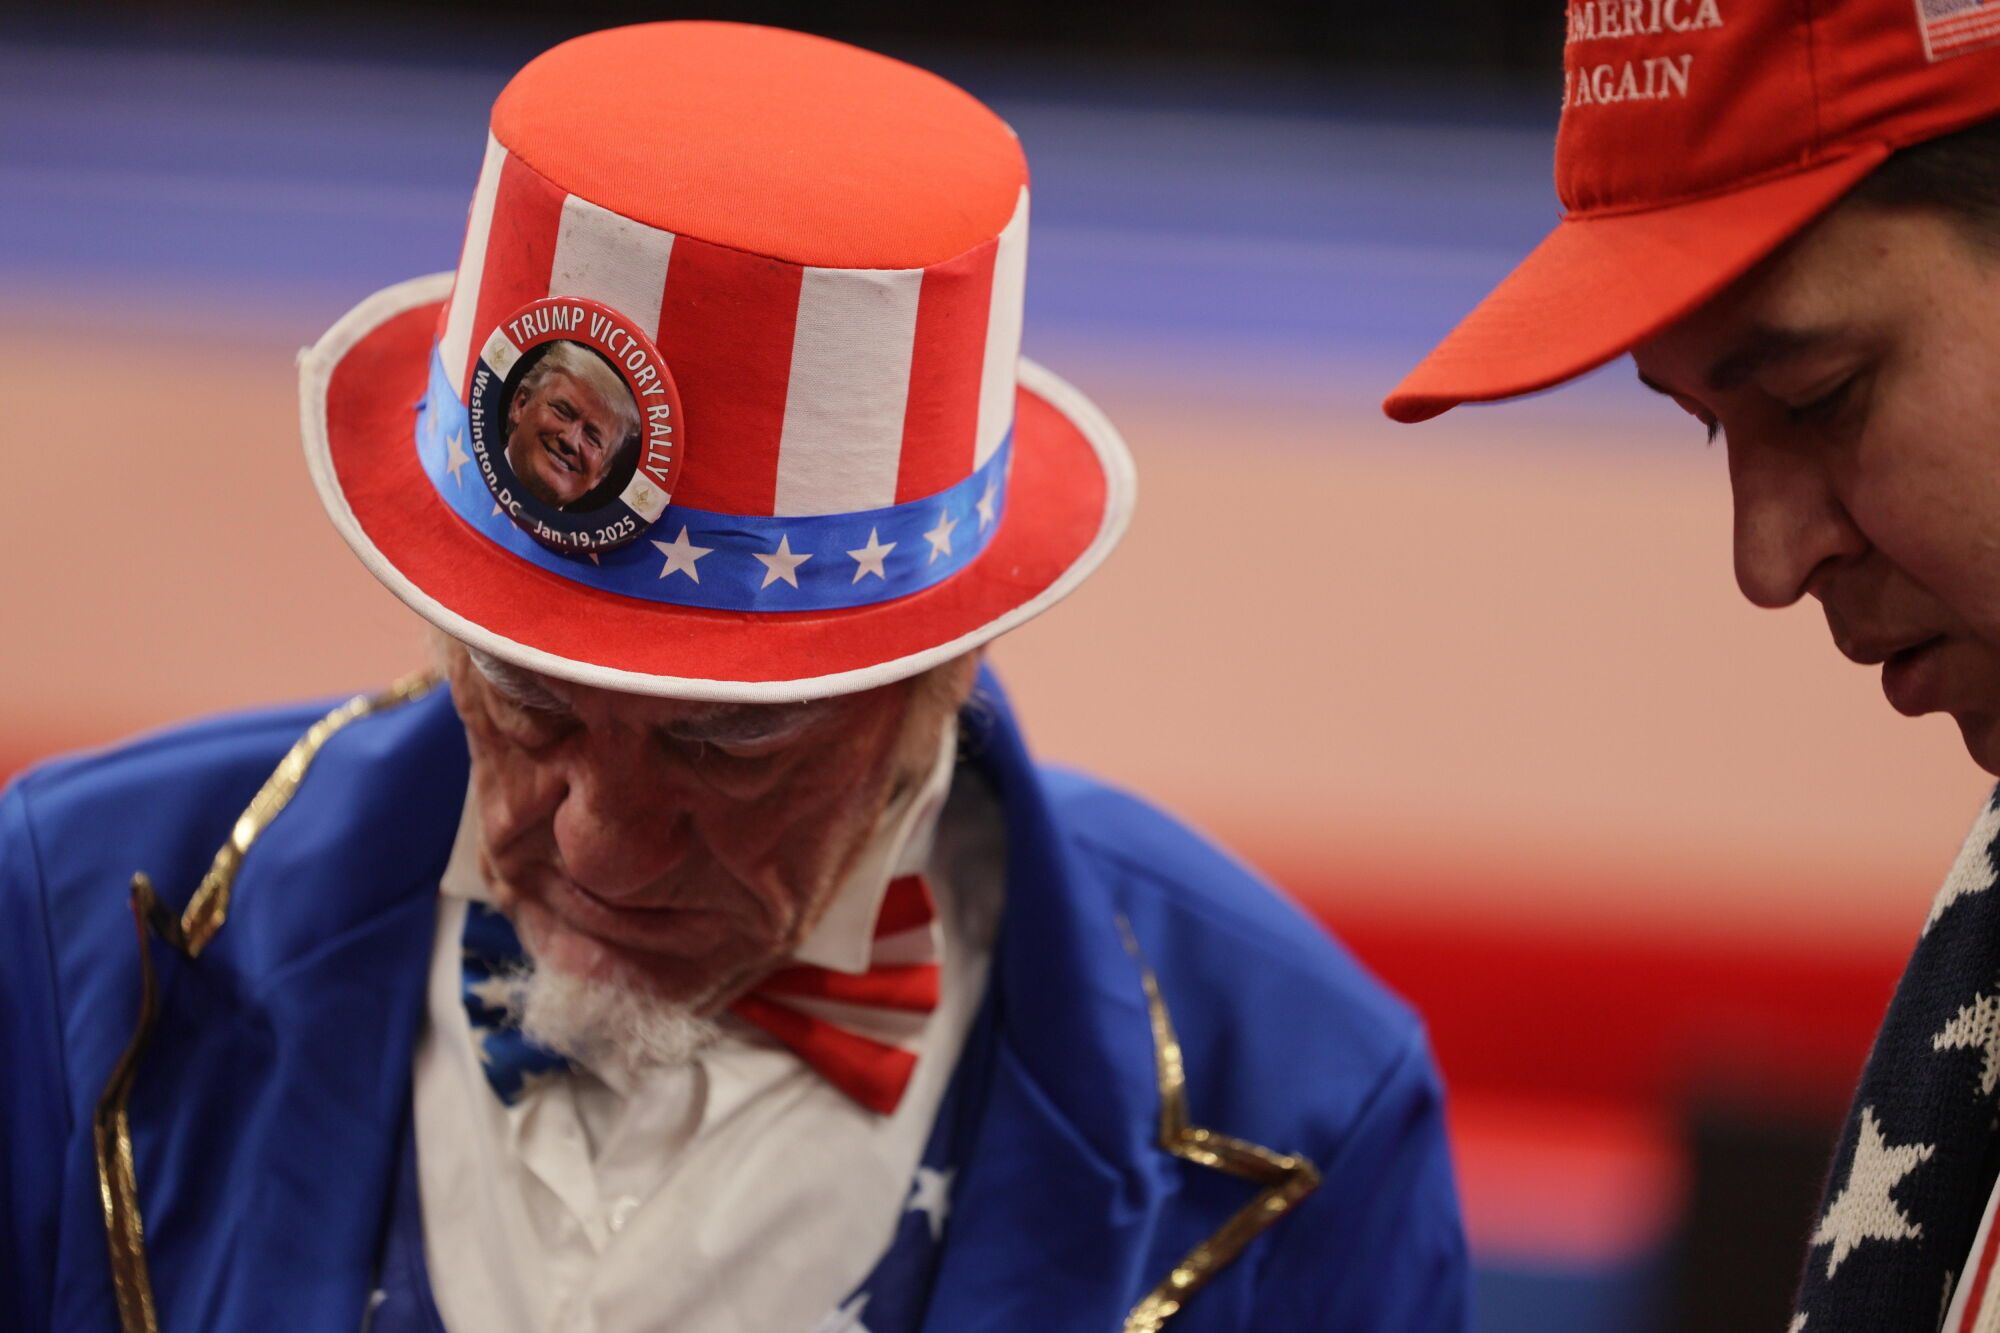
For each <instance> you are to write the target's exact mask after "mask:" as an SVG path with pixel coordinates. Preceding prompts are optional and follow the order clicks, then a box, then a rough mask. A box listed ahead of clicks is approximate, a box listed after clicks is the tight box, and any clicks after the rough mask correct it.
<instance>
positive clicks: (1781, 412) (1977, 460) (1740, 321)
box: [1633, 204, 2000, 773]
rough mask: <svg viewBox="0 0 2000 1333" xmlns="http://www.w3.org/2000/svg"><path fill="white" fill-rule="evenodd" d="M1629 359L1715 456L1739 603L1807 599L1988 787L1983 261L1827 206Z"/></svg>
mask: <svg viewBox="0 0 2000 1333" xmlns="http://www.w3.org/2000/svg"><path fill="white" fill-rule="evenodd" d="M1633 355H1634V359H1635V360H1636V361H1637V362H1638V366H1639V373H1640V376H1641V378H1642V379H1644V380H1645V381H1646V382H1647V383H1648V384H1650V385H1652V386H1653V387H1654V388H1657V389H1659V390H1660V391H1661V392H1663V393H1667V394H1669V395H1671V396H1672V397H1673V398H1674V399H1675V400H1676V401H1677V402H1679V403H1680V405H1681V406H1682V407H1684V408H1685V409H1687V410H1688V411H1689V412H1691V413H1693V414H1694V415H1695V416H1696V417H1698V418H1700V419H1701V420H1702V422H1704V423H1705V424H1706V425H1708V426H1709V427H1710V429H1711V431H1712V432H1713V431H1716V430H1719V431H1720V434H1721V435H1722V436H1723V437H1724V438H1726V439H1727V441H1728V450H1729V476H1730V482H1731V487H1732V491H1733V494H1734V496H1735V555H1736V579H1737V583H1738V584H1739V585H1740V586H1741V587H1742V589H1743V593H1744V595H1745V596H1746V597H1748V598H1749V599H1750V600H1751V601H1752V602H1754V603H1756V604H1757V605H1759V606H1766V607H1781V606H1789V605H1790V604H1791V603H1793V602H1795V601H1797V600H1799V598H1800V597H1802V596H1807V595H1810V596H1812V597H1814V598H1816V599H1817V600H1818V601H1819V603H1820V605H1821V607H1822V608H1823V609H1824V610H1825V612H1826V619H1827V626H1828V628H1829V629H1830V630H1831V631H1832V634H1833V641H1834V644H1835V645H1836V646H1837V647H1838V648H1839V649H1840V651H1841V652H1843V653H1845V654H1846V655H1847V656H1848V657H1850V658H1852V659H1853V660H1854V661H1856V662H1859V663H1862V664H1863V665H1866V666H1877V665H1879V666H1881V668H1882V688H1883V691H1884V693H1886V694H1887V696H1888V699H1889V702H1890V703H1891V704H1892V705H1894V706H1895V708H1896V709H1897V711H1899V712H1902V713H1904V714H1907V715H1909V716H1913V717H1914V716H1916V715H1918V714H1920V713H1930V712H1947V713H1950V714H1951V715H1952V717H1953V718H1954V719H1955V720H1956V721H1957V723H1958V726H1959V730H1960V732H1961V734H1962V735H1963V737H1964V740H1965V745H1966V748H1967V749H1968V750H1970V751H1971V753H1972V756H1973V758H1974V759H1975V760H1977V761H1978V762H1979V764H1980V765H1981V766H1982V767H1983V768H1985V769H1987V770H1988V771H1990V772H1995V773H2000V258H1996V257H1995V255H1994V254H1992V253H1990V252H1988V251H1985V250H1982V249H1981V248H1980V247H1979V244H1978V242H1977V241H1975V240H1974V239H1973V238H1972V237H1971V236H1970V235H1969V234H1968V233H1966V232H1965V231H1964V230H1962V228H1961V225H1960V224H1957V223H1955V222H1953V221H1952V220H1950V219H1947V218H1946V217H1944V216H1942V215H1939V214H1936V213H1932V212H1929V211H1915V210H1909V211H1895V212H1890V211H1884V210H1881V209H1877V208H1874V207H1871V206H1867V205H1862V204H1848V205H1845V206H1843V207H1841V208H1839V209H1836V210H1835V211H1834V212H1833V213H1832V214H1830V215H1829V216H1828V217H1827V218H1826V219H1825V220H1823V221H1821V222H1820V223H1818V224H1817V225H1815V226H1814V227H1813V228H1812V229H1810V230H1809V231H1808V232H1807V233H1806V234H1805V235H1804V236H1803V237H1802V238H1801V239H1799V240H1798V241H1796V242H1795V243H1794V244H1793V245H1792V246H1790V247H1789V248H1788V249H1787V250H1785V251H1783V252H1781V254H1780V255H1779V256H1778V257H1777V258H1775V259H1773V260H1771V261H1769V262H1768V263H1766V264H1765V265H1764V266H1763V267H1762V268H1760V269H1758V270H1757V271H1755V272H1753V273H1752V274H1751V275H1750V276H1749V277H1747V278H1745V279H1743V280H1742V281H1740V282H1739V283H1737V284H1736V285H1735V286H1734V287H1732V288H1730V289H1729V290H1727V291H1725V292H1724V293H1723V294H1722V295H1721V296H1720V297H1718V298H1717V299H1716V300H1714V301H1713V302H1711V303H1710V304H1709V305H1707V306H1706V307H1704V308H1703V309H1701V310H1699V311H1697V312H1696V313H1695V314H1693V315H1692V316H1690V317H1688V318H1687V319H1685V320H1683V321H1682V322H1680V323H1679V324H1677V325H1675V326H1674V327H1673V328H1671V329H1669V330H1668V331H1667V332H1666V333H1664V334H1663V335H1661V336H1660V337H1657V338H1655V339H1653V340H1652V341H1651V342H1649V343H1647V344H1645V345H1644V346H1642V347H1640V348H1639V349H1638V350H1637V351H1636V352H1635V353H1634V354H1633Z"/></svg>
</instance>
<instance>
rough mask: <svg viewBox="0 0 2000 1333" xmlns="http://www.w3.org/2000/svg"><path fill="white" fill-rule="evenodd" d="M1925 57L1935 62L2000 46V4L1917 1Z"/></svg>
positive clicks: (1994, 0)
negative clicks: (1998, 44)
mask: <svg viewBox="0 0 2000 1333" xmlns="http://www.w3.org/2000/svg"><path fill="white" fill-rule="evenodd" d="M1916 5H1917V27H1918V28H1919V29H1920V30H1921V31H1922V32H1923V35H1924V55H1925V56H1927V57H1928V58H1930V59H1931V60H1933V61H1938V60H1943V59H1946V58H1947V57H1949V56H1959V55H1964V54H1965V53H1966V52H1968V51H1977V50H1979V49H1980V48H1981V47H1985V46H1991V45H1993V44H1994V43H1995V42H2000V0H1916Z"/></svg>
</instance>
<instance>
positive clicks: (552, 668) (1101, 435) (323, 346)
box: [299, 273, 1138, 703]
mask: <svg viewBox="0 0 2000 1333" xmlns="http://www.w3.org/2000/svg"><path fill="white" fill-rule="evenodd" d="M451 283H452V274H450V273H433V274H430V275H428V276H426V277H421V278H412V279H410V280H409V281H407V282H399V283H397V284H396V285H395V286H393V287H385V288H383V289H382V290H381V291H379V292H376V293H375V294H374V295H373V296H370V297H369V298H367V299H366V300H364V301H362V302H361V303H360V304H359V305H357V306H355V307H354V309H352V310H350V311H348V312H347V313H346V314H345V315H343V316H341V318H340V319H339V320H338V321H337V322H336V323H335V324H334V326H333V327H332V328H330V329H328V330H327V331H326V332H325V333H324V334H323V335H321V337H320V340H319V341H318V342H316V343H314V344H313V345H312V346H311V347H308V348H306V349H305V350H303V351H301V352H300V353H299V433H300V436H301V437H302V439H303V440H304V442H305V451H306V468H307V471H309V472H310V473H311V475H312V481H313V488H314V489H315V490H316V491H318V492H319V499H320V503H321V504H322V505H324V506H325V507H326V512H327V516H328V517H329V518H331V519H332V520H333V526H334V529H335V530H336V531H337V532H339V533H340V536H341V538H342V540H344V541H345V542H346V543H347V544H348V546H350V547H351V548H353V550H354V553H355V554H356V555H357V556H359V557H361V563H362V564H363V565H365V566H367V568H368V572H369V573H371V574H373V575H374V576H375V577H376V578H377V579H379V580H381V582H382V584H383V585H384V586H385V587H387V588H388V589H389V591H390V592H392V593H394V594H395V595H396V596H397V598H398V599H400V600H401V601H402V602H403V604H404V605H406V606H408V607H409V608H410V609H411V610H412V611H415V612H416V613H417V614H418V615H420V616H422V617H423V618H424V619H425V620H428V621H429V622H430V623H431V624H433V625H435V626H437V627H438V628H439V629H440V630H442V631H444V633H446V634H448V635H450V636H451V637H452V638H454V639H457V640H458V641H459V642H460V643H464V644H467V645H469V646H471V647H474V648H477V649H479V650H481V651H482V652H487V653H491V654H493V656H495V657H497V658H499V659H501V660H502V661H504V662H510V663H512V664H514V665H515V666H518V667H522V668H524V669H526V670H530V671H536V672H540V673H542V674H543V675H547V676H552V677H555V678H556V679H558V680H568V681H574V682H576V683H577V684H580V685H592V686H596V687H599V688H601V689H607V690H621V691H624V692H625V693H628V694H649V695H656V696H660V697H663V698H672V699H687V700H692V701H696V702H701V703H793V702H798V701H801V700H806V699H819V698H826V697H828V696H832V695H839V694H853V693H856V692H857V691H860V690H867V689H873V688H875V687H876V686H879V685H888V684H891V683H892V682H895V681H898V680H904V679H907V678H908V677H911V676H914V675H917V674H919V673H920V672H923V671H927V670H929V669H930V668H931V667H934V666H936V665H938V664H939V663H941V662H947V661H950V660H951V659H952V658H955V657H959V656H962V655H964V654H966V653H969V652H971V651H972V650H973V649H975V648H978V647H979V646H981V645H982V644H985V643H987V642H990V641H991V640H993V639H994V638H997V637H998V636H1000V635H1002V634H1005V633H1006V632H1007V631H1008V630H1010V629H1013V628H1014V627H1015V626H1017V625H1021V624H1025V623H1026V622H1027V621H1030V620H1032V619H1034V618H1035V617H1036V616H1038V615H1040V614H1041V613H1042V612H1044V611H1046V610H1048V609H1049V608H1050V607H1052V606H1054V605H1055V604H1056V603H1057V602H1060V601H1061V600H1062V599H1063V598H1065V597H1067V596H1069V594H1070V593H1071V592H1073V591H1075V590H1076V587H1077V585H1078V584H1080V583H1082V582H1083V581H1084V579H1086V578H1088V577H1089V576H1090V574H1091V573H1092V572H1093V571H1094V570H1095V569H1096V568H1097V567H1098V566H1099V565H1101V564H1103V563H1104V558H1105V557H1106V556H1108V555H1110V554H1111V550H1112V548H1113V547H1115V546H1116V545H1118V542H1119V539H1120V538H1122V537H1123V536H1124V535H1125V529H1126V528H1127V527H1128V526H1129V525H1130V524H1131V521H1132V507H1133V504H1134V502H1135V501H1136V500H1137V499H1138V475H1137V472H1136V470H1135V469H1134V467H1133V464H1132V454H1131V451H1130V450H1129V449H1127V448H1126V447H1125V441H1124V439H1123V438H1122V437H1121V436H1120V435H1119V434H1118V430H1117V428H1116V427H1114V426H1113V425H1112V424H1111V422H1110V420H1109V419H1108V418H1106V417H1105V415H1104V413H1103V412H1101V411H1099V410H1098V408H1097V405H1096V404H1095V403H1093V402H1091V401H1090V399H1088V398H1087V397H1085V396H1084V395H1083V393H1082V392H1081V391H1080V390H1078V389H1077V388H1076V387H1075V386H1073V385H1071V384H1070V383H1069V382H1068V381H1066V380H1064V379H1062V378H1061V377H1060V376H1058V375H1056V374H1055V373H1054V372H1053V371H1050V370H1049V369H1047V368H1046V367H1044V366H1041V365H1039V364H1037V363H1036V362H1033V361H1030V360H1029V359H1028V358H1026V357H1022V358H1021V361H1020V382H1021V385H1022V387H1023V388H1026V389H1027V390H1028V391H1029V392H1030V393H1033V394H1034V395H1035V396H1036V397H1038V398H1041V399H1042V400H1043V401H1045V402H1047V403H1048V404H1049V405H1050V406H1051V407H1053V408H1055V409H1056V411H1057V412H1059V413H1061V414H1062V415H1063V416H1064V417H1065V418H1066V419H1067V420H1068V421H1069V423H1070V424H1071V425H1073V426H1075V427H1076V429H1077V431H1078V432H1079V433H1081V434H1082V436H1083V438H1084V439H1085V440H1086V441H1088V442H1089V444H1090V447H1091V450H1092V452H1093V453H1095V454H1096V456H1097V463H1098V466H1099V467H1100V468H1102V469H1103V472H1104V491H1105V494H1104V514H1103V517H1102V519H1101V520H1100V522H1099V524H1098V529H1097V534H1096V536H1094V537H1093V538H1092V539H1091V542H1090V545H1089V546H1087V547H1085V548H1084V551H1083V553H1082V554H1081V555H1079V556H1078V557H1077V558H1076V560H1075V561H1074V562H1073V563H1072V564H1071V565H1070V566H1069V568H1067V569H1065V570H1064V571H1063V572H1062V573H1061V574H1060V575H1059V576H1058V577H1057V578H1056V580H1055V582H1054V583H1051V584H1050V585H1049V586H1048V587H1046V588H1044V589H1043V590H1042V591H1041V592H1040V593H1038V594H1036V595H1035V596H1033V597H1031V598H1029V599H1028V600H1027V601H1025V602H1023V603H1021V604H1020V605H1019V606H1016V607H1014V608H1013V609H1012V610H1009V611H1006V612H1004V613H1002V614H1001V615H999V616H997V617H995V618H994V619H993V620H990V621H988V622H987V623H986V624H984V625H981V626H980V627H979V628H977V629H975V630H972V631H971V632H969V633H966V634H962V635H960V636H959V637H957V638H955V639H952V640H951V641H950V642H948V643H941V644H938V645H937V646H936V647H933V648H926V649H923V650H922V651H920V652H915V653H909V654H907V655H905V656H902V657H897V658H892V659H890V660H889V661H886V662H879V663H876V664H875V665H873V666H866V667H857V668H855V669H854V670H851V671H836V672H831V673H829V674H827V675H823V676H806V677H800V678H797V679H793V680H707V679H702V678H700V677H693V676H656V675H652V674H650V673H647V672H643V671H626V670H623V669H621V668H617V667H607V666H599V665H597V664H595V663H590V662H578V661H575V660H574V659H571V658H567V657H563V656H560V655H558V654H556V653H551V652H548V651H546V650H545V649H541V648H532V647H530V646H528V645H527V644H524V643H517V642H515V641H514V640H513V639H509V638H506V637H505V636H503V635H499V634H495V633H494V632H493V631H491V630H489V629H487V628H486V627H485V626H483V625H479V624H475V623H474V622H472V621H470V620H468V619H466V618H465V617H464V616H462V615H459V614H458V613H457V612H455V611H453V610H452V609H451V608H449V607H447V606H445V605H444V604H443V603H441V602H439V601H438V600H437V599H436V598H434V597H432V596H431V595H430V594H429V593H427V592H425V591H424V590H423V589H422V588H420V587H418V586H417V585H416V584H415V583H413V582H412V581H411V580H410V579H409V578H408V577H407V576H406V575H404V573H403V572H402V571H401V570H400V569H398V568H397V567H396V566H395V565H394V564H392V563H391V562H390V561H389V559H388V557H387V556H385V555H383V554H382V552H381V550H380V549H379V548H378V547H377V546H376V545H375V543H374V542H373V541H372V540H370V539H369V536H368V533H367V532H366V531H365V530H364V529H363V528H362V526H361V523H360V521H359V520H358V519H356V518H355V516H354V510H353V508H352V507H351V506H350V505H349V504H348V503H347V496H346V494H345V493H344V492H342V490H341V489H340V483H339V481H338V479H337V478H336V477H335V476H334V471H333V451H332V448H331V447H330V444H329V442H328V439H327V430H326V395H327V388H328V385H329V384H330V383H331V382H332V379H333V372H334V368H335V367H336V366H338V365H339V364H340V362H341V360H342V359H343V358H345V357H346V356H347V354H348V353H349V352H351V351H352V350H354V348H355V346H356V345H357V344H359V343H360V342H361V340H362V339H364V338H366V337H367V336H368V335H369V334H371V333H373V332H374V331H375V330H376V329H378V328H380V327H381V326H382V325H383V324H386V323H387V322H388V321H389V320H391V319H394V318H395V317H396V316H397V315H400V314H403V313H404V312H406V311H409V310H413V309H415V308H417V307H418V306H421V305H426V304H431V303H435V302H438V301H442V300H444V299H445V298H446V296H447V295H449V294H450V291H451ZM975 567H976V566H975Z"/></svg>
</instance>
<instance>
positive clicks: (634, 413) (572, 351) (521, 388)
mask: <svg viewBox="0 0 2000 1333" xmlns="http://www.w3.org/2000/svg"><path fill="white" fill-rule="evenodd" d="M558 370H559V371H561V372H562V373H563V374H565V375H568V376H569V377H570V378H571V379H574V380H578V381H580V382H582V383H584V384H588V385H589V386H590V387H591V388H593V389H595V390H596V391H597V395H598V397H600V398H602V399H603V400H604V401H605V402H607V403H609V404H611V410H612V411H613V412H616V413H617V414H618V420H619V422H620V424H622V425H623V426H624V428H625V433H624V434H623V435H621V436H620V437H619V440H618V448H619V449H623V448H624V447H625V446H626V445H628V444H631V443H632V442H633V441H634V440H636V439H637V438H638V437H639V405H638V404H637V403H635V402H633V401H632V390H631V389H630V388H628V387H626V384H625V381H624V380H623V379H622V378H620V377H619V374H618V372H617V371H615V370H613V369H612V368H611V367H610V366H609V365H607V364H606V363H605V361H604V358H602V357H600V356H598V355H597V353H595V352H593V351H591V350H590V349H589V348H588V347H585V346H584V345H583V344H582V343H573V342H569V341H567V340H564V341H560V342H554V343H551V344H549V350H548V351H546V352H544V353H542V356H541V359H540V360H539V361H537V362H535V364H534V365H532V366H529V367H528V373H527V374H525V375H523V376H521V382H520V384H518V385H516V386H515V388H514V398H515V401H517V402H518V401H519V400H520V399H521V398H522V396H523V395H526V394H532V393H533V392H534V391H535V389H536V388H537V387H538V386H539V385H540V384H541V382H542V381H543V380H544V379H547V378H548V376H549V375H550V374H551V373H553V372H555V371H558ZM614 452H615V451H614Z"/></svg>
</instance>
